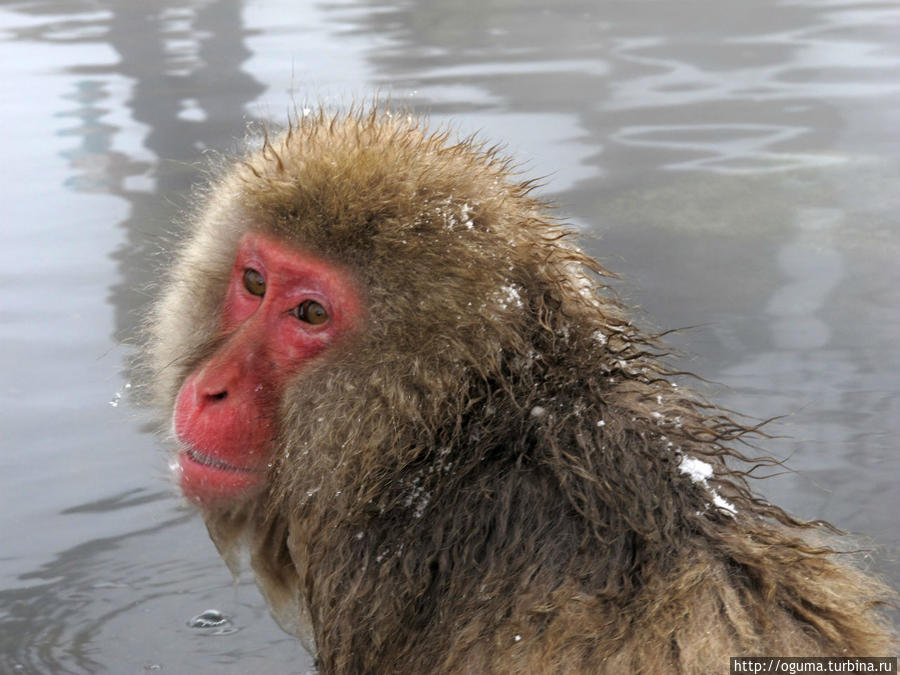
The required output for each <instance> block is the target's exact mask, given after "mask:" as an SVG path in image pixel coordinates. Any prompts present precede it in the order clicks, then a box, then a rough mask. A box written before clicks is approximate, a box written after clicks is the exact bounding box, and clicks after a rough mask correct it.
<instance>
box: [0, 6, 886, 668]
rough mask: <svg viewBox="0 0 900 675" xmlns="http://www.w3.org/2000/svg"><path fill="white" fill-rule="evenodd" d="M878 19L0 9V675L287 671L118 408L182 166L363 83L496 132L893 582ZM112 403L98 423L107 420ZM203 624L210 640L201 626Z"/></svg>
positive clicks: (183, 185)
mask: <svg viewBox="0 0 900 675" xmlns="http://www.w3.org/2000/svg"><path fill="white" fill-rule="evenodd" d="M898 29H900V7H898V6H897V5H896V3H893V2H877V1H868V2H853V1H849V0H848V1H843V2H841V1H838V0H808V1H792V2H773V1H771V0H761V1H760V2H755V3H746V2H737V1H736V0H726V1H721V0H697V1H695V2H689V3H678V4H677V7H676V5H675V4H673V3H671V2H649V1H647V2H645V1H640V2H628V3H624V2H609V1H605V2H604V1H601V2H596V1H595V0H590V1H589V0H580V1H577V0H572V1H567V2H561V3H547V2H544V1H543V0H542V1H541V2H537V1H533V0H529V1H526V2H518V3H505V2H492V1H490V0H487V1H485V2H480V3H475V4H472V3H463V2H447V1H443V2H438V1H437V0H430V1H428V2H412V1H407V2H399V3H394V4H385V3H379V2H374V1H373V2H363V1H354V0H344V1H343V2H312V1H309V2H281V3H277V2H265V3H263V2H250V1H249V0H248V1H247V2H238V1H236V0H222V1H221V2H216V3H208V2H199V1H193V2H190V1H188V2H178V3H175V2H162V3H144V2H138V1H137V0H131V1H130V2H126V1H125V0H122V1H120V2H113V3H110V2H103V1H98V2H90V3H88V2H75V1H64V0H57V1H47V2H44V1H41V0H31V1H30V2H27V3H26V2H18V3H14V2H0V31H2V32H0V73H2V81H3V82H4V85H5V87H4V88H5V90H6V95H5V96H4V97H3V98H4V103H3V105H2V106H0V116H2V119H0V121H2V128H3V129H4V131H5V133H4V137H3V138H4V145H5V147H4V156H3V165H2V172H3V173H2V175H3V181H2V191H3V193H2V203H3V207H2V208H3V211H2V213H3V218H2V220H0V250H2V251H3V252H4V255H3V265H2V267H0V344H2V349H0V373H2V379H0V476H2V477H3V478H2V481H3V482H2V497H0V500H2V501H0V527H2V530H0V532H2V544H0V670H2V671H3V672H23V673H47V672H54V673H55V672H73V673H103V672H108V673H137V672H144V671H150V672H157V671H160V672H171V673H179V672H192V673H200V674H204V673H210V674H212V673H217V674H218V673H246V672H254V673H285V672H304V671H305V670H306V669H307V668H308V667H309V661H308V659H307V658H306V656H305V655H304V653H303V652H302V650H301V649H300V648H299V647H298V646H297V644H296V643H295V641H294V640H293V639H291V638H289V637H287V636H285V635H284V634H282V633H281V632H280V631H279V629H278V628H277V627H276V626H275V624H274V623H273V622H272V620H271V619H270V618H269V617H268V613H267V611H266V609H265V606H264V604H263V602H262V600H261V599H260V598H259V596H258V594H257V593H256V591H255V589H254V588H253V585H252V582H251V581H250V580H249V579H246V578H245V579H241V580H240V581H239V582H238V583H237V584H234V583H233V582H232V580H231V578H230V576H229V574H228V573H227V571H226V570H225V567H224V565H223V564H222V563H221V561H220V560H219V558H218V556H217V555H216V553H215V551H214V550H213V547H212V545H211V543H210V542H209V541H208V538H207V536H206V532H205V530H204V528H203V524H202V522H201V521H200V520H199V518H197V517H196V516H195V515H194V514H193V513H192V511H191V510H190V509H188V508H185V507H184V506H183V505H182V504H181V502H180V500H179V498H178V496H177V494H176V493H175V492H174V490H173V489H172V487H171V485H170V484H169V482H168V477H167V471H166V463H165V456H164V453H163V452H162V451H161V450H160V448H159V447H158V443H157V441H156V440H155V439H154V438H153V437H152V436H151V435H149V434H148V433H147V432H146V430H145V420H144V417H143V416H142V413H141V412H140V411H139V410H135V408H134V407H133V406H131V405H129V404H128V398H127V389H126V385H127V384H128V375H127V372H126V370H125V363H126V360H127V357H128V355H129V354H130V353H131V352H132V347H131V346H130V341H131V340H132V339H133V336H134V334H135V326H136V325H137V323H138V322H139V321H140V320H141V317H142V316H143V315H144V312H145V311H146V308H147V303H148V300H149V299H148V297H147V294H146V292H145V291H144V288H145V286H146V284H147V282H148V281H150V280H151V278H152V274H153V270H154V265H155V264H156V263H157V262H158V260H157V259H156V257H155V255H154V254H155V251H156V250H157V249H158V246H159V244H160V242H161V241H162V240H163V239H164V238H165V236H166V234H167V233H169V232H171V227H170V225H169V224H168V223H169V222H170V221H171V219H172V218H173V216H174V215H175V214H176V213H177V211H178V209H179V208H180V207H181V206H183V205H184V204H185V202H186V198H187V197H186V196H187V194H188V191H189V187H190V185H191V184H192V183H194V182H196V181H197V180H198V178H199V175H200V167H201V166H202V164H203V161H204V158H203V151H204V149H206V148H219V149H222V148H225V149H228V148H231V147H234V146H235V145H236V142H235V139H237V138H239V137H240V136H241V135H242V133H243V129H244V128H245V125H246V123H247V122H248V121H250V120H253V119H256V118H260V117H272V118H274V119H282V118H283V115H284V111H285V110H286V109H287V108H288V107H290V106H291V105H292V103H291V101H292V100H296V101H298V102H301V103H302V102H304V101H308V100H313V101H315V100H320V101H324V102H325V103H326V104H336V103H338V102H341V101H344V102H346V101H350V100H352V99H353V98H366V97H370V96H371V95H372V94H373V93H374V92H380V94H381V95H382V96H390V97H391V98H392V99H393V100H394V101H395V103H396V104H407V105H410V106H412V107H413V108H415V109H416V110H418V111H420V112H424V113H428V114H429V115H430V116H431V117H432V119H433V120H434V122H435V123H440V122H444V121H448V120H453V122H454V123H455V124H456V126H457V127H459V128H460V129H461V130H462V131H463V132H464V133H471V132H475V131H478V132H480V133H481V134H482V135H483V136H484V137H485V138H489V139H492V140H504V141H506V142H507V144H508V148H509V151H510V152H512V153H513V154H515V155H516V156H517V157H519V158H520V159H522V160H525V161H526V165H525V170H526V171H527V173H528V175H530V176H541V175H543V176H547V178H546V186H545V187H544V188H543V190H542V193H543V194H544V195H545V196H547V197H548V198H550V199H552V200H553V201H555V202H556V203H557V204H558V205H559V212H560V214H561V215H564V216H566V217H567V218H569V220H570V221H571V222H572V223H573V225H574V226H576V227H578V228H579V229H580V230H581V231H582V232H583V233H584V241H585V245H586V246H587V248H588V249H589V250H590V251H591V252H592V253H593V254H595V255H597V256H599V257H600V258H601V259H602V260H603V261H604V262H605V263H606V264H607V265H608V266H609V267H611V268H613V269H614V270H615V271H617V272H619V273H620V274H621V275H622V277H623V282H622V283H621V284H620V285H619V290H620V292H621V293H622V295H623V296H624V297H625V298H627V299H628V300H629V301H631V302H633V303H634V304H636V305H639V306H640V307H641V308H642V309H643V310H646V316H645V317H644V318H643V321H644V323H645V324H648V325H651V326H655V327H658V328H671V327H679V326H695V327H694V328H692V329H691V330H688V331H685V332H684V333H682V334H680V335H679V336H677V337H676V338H675V339H674V341H675V342H676V343H677V346H679V347H681V348H682V349H684V350H685V351H686V353H687V354H688V356H686V357H685V360H684V364H683V365H685V366H686V367H688V368H690V369H691V370H694V371H695V372H698V373H699V374H701V375H703V376H704V377H705V378H708V379H709V380H712V381H714V382H715V383H717V384H715V385H709V386H706V385H704V389H705V391H706V392H707V393H709V394H710V395H712V396H713V397H715V398H716V400H718V401H721V402H722V403H724V404H725V405H727V406H729V407H732V408H735V409H738V410H741V411H745V412H748V413H750V414H752V415H754V416H756V417H767V416H770V415H786V417H785V418H784V419H783V420H782V421H781V422H779V423H778V424H777V426H776V427H775V428H774V429H773V430H774V431H775V432H776V433H778V434H780V435H784V436H787V438H783V439H778V440H774V441H772V442H771V443H770V444H769V445H768V446H767V447H768V448H769V449H770V450H771V451H772V452H773V453H774V454H776V455H778V456H780V457H785V458H789V465H790V467H791V468H792V469H794V470H795V473H790V474H786V475H783V476H780V477H778V478H777V479H773V480H769V481H766V482H765V483H764V484H761V485H760V489H762V490H764V492H765V493H766V494H767V495H769V496H770V497H772V498H773V499H774V500H776V501H778V502H779V503H781V504H783V505H786V506H787V507H789V508H790V509H791V510H793V511H795V512H796V513H798V514H800V515H802V516H804V517H807V518H827V519H829V520H832V521H834V522H836V523H838V524H840V525H841V526H843V527H845V528H847V529H850V530H852V531H854V532H857V533H865V534H867V535H869V536H870V537H871V539H866V540H864V541H867V542H869V543H870V544H871V545H872V549H873V552H872V555H871V565H872V568H873V569H875V570H877V571H879V572H881V573H883V574H885V575H887V576H888V577H889V578H891V579H892V580H893V582H894V584H895V585H898V586H900V562H898V555H900V531H898V527H897V525H896V524H895V523H896V519H895V514H896V513H897V511H898V509H900V492H898V490H897V489H896V487H897V483H898V474H900V451H898V446H900V442H898V437H900V349H898V344H900V265H898V264H897V260H898V257H900V189H898V186H900V161H898V158H900V112H898V111H900V43H898V41H897V39H896V36H897V35H898ZM110 403H117V404H118V405H115V406H113V405H110ZM210 608H214V609H216V610H217V611H218V612H220V613H221V614H222V615H223V616H224V617H227V620H228V622H229V623H228V630H225V631H221V630H220V631H210V630H209V629H206V630H198V629H196V628H191V627H189V626H188V622H189V621H190V620H191V619H192V617H196V616H198V615H199V614H201V613H203V612H204V611H205V610H207V609H210Z"/></svg>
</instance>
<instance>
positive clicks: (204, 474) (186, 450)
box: [175, 445, 265, 509]
mask: <svg viewBox="0 0 900 675" xmlns="http://www.w3.org/2000/svg"><path fill="white" fill-rule="evenodd" d="M175 470H176V475H177V477H178V482H179V485H180V487H181V491H182V493H183V494H184V496H185V497H187V498H188V499H189V500H190V501H192V502H194V503H195V504H197V505H198V506H200V507H202V508H209V509H217V508H227V507H229V506H231V505H233V504H236V503H238V502H241V501H243V500H246V499H248V498H250V497H252V496H253V495H254V494H256V493H257V491H258V490H259V489H260V488H261V487H262V485H264V483H265V481H264V478H265V472H264V471H262V470H261V469H256V468H254V467H244V466H236V465H234V464H230V463H228V462H225V461H222V460H221V459H219V458H217V457H212V456H210V455H208V454H206V453H203V452H200V451H199V450H197V449H196V448H193V447H191V446H189V445H183V446H182V447H181V451H180V452H179V453H178V462H177V464H176V466H175Z"/></svg>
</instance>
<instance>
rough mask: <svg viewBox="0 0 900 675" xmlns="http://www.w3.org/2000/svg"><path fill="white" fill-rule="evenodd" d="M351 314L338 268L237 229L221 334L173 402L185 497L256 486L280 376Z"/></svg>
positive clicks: (297, 366) (233, 496)
mask: <svg viewBox="0 0 900 675" xmlns="http://www.w3.org/2000/svg"><path fill="white" fill-rule="evenodd" d="M361 318H362V303H361V302H360V297H359V294H358V293H357V291H356V288H355V285H354V284H353V282H352V279H351V278H350V275H349V274H348V273H347V272H346V271H345V270H343V269H341V268H339V267H338V266H336V265H334V264H331V263H328V262H326V261H325V260H322V259H321V258H318V257H316V256H313V255H311V254H309V253H304V252H302V251H298V250H296V249H294V248H291V247H288V246H286V245H285V244H283V243H281V242H279V241H278V240H276V239H275V238H273V237H269V236H266V235H262V234H258V233H249V234H246V235H244V237H243V239H242V240H241V242H240V245H239V246H238V252H237V257H236V259H235V263H234V268H233V270H232V272H231V280H230V281H229V284H228V291H227V294H226V296H225V308H224V313H223V316H222V331H223V335H224V337H225V340H224V342H223V344H222V345H221V346H220V347H219V348H218V350H217V351H216V352H215V353H214V354H213V355H212V356H211V357H209V358H208V359H207V360H206V361H204V362H203V363H201V364H200V366H199V367H198V368H197V370H195V371H194V372H193V373H191V375H190V376H188V378H187V380H185V382H184V384H183V385H182V387H181V391H179V392H178V398H177V400H176V402H175V420H174V422H175V434H176V436H177V437H178V440H179V442H180V443H181V445H182V449H181V452H180V453H179V456H178V470H179V471H180V481H181V489H182V490H183V491H184V493H185V495H186V496H187V497H188V498H190V499H192V500H193V501H195V502H198V503H200V504H202V505H204V506H212V505H222V504H228V503H230V502H234V501H235V500H238V499H240V498H241V497H244V496H247V495H249V494H252V493H253V492H254V491H255V490H257V489H258V488H259V487H261V486H262V484H263V482H264V480H265V474H266V468H267V466H268V464H269V462H270V459H271V453H272V451H273V448H272V438H273V434H274V433H275V429H276V423H277V419H276V415H277V411H278V405H279V402H280V400H281V394H282V392H283V389H284V386H285V383H286V382H287V381H288V380H290V379H291V378H292V377H294V376H295V375H297V373H298V372H300V371H301V370H302V369H303V366H304V365H305V364H306V363H307V362H308V361H310V360H311V359H314V358H316V356H318V355H319V354H321V353H322V352H323V351H324V350H326V349H328V347H329V346H330V345H332V344H333V343H334V342H335V341H337V340H338V339H340V338H341V337H342V336H343V335H345V334H346V333H348V332H349V331H352V330H353V329H354V328H356V327H357V326H358V325H359V323H360V321H361Z"/></svg>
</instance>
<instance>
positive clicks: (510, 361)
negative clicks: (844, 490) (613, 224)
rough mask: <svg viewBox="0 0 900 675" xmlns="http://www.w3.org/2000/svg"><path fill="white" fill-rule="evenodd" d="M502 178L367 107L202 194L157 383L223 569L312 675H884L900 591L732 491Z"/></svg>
mask: <svg viewBox="0 0 900 675" xmlns="http://www.w3.org/2000/svg"><path fill="white" fill-rule="evenodd" d="M516 175H517V174H516V173H515V172H514V171H513V169H512V168H511V164H510V162H509V161H508V160H506V159H504V158H502V157H500V156H499V155H498V154H497V152H496V151H495V149H494V148H489V147H486V146H484V145H482V144H480V143H479V142H477V141H474V140H463V141H459V142H457V141H453V140H451V139H450V134H449V132H446V131H439V132H429V131H427V130H426V128H425V127H424V126H423V124H422V123H421V122H419V121H418V120H415V119H413V118H411V117H409V116H407V115H397V114H392V113H391V112H389V111H381V112H369V111H366V112H360V111H356V112H351V113H348V114H338V115H335V116H331V115H326V114H324V113H316V114H310V115H306V116H299V117H298V118H297V119H294V120H292V121H291V123H290V125H289V127H288V129H287V130H286V131H285V132H284V133H282V134H281V135H278V136H277V137H269V136H268V135H267V136H266V138H265V140H264V142H263V143H262V145H261V147H260V148H258V149H257V150H255V151H253V152H251V153H250V154H249V155H248V156H247V157H245V158H244V159H243V160H241V161H238V162H235V163H234V164H233V165H232V166H231V167H230V168H228V169H227V170H226V171H224V172H223V173H222V174H221V175H219V177H217V178H215V179H213V182H212V184H211V186H210V187H209V189H208V190H207V191H206V193H205V195H204V196H203V197H202V199H201V202H202V203H201V204H200V205H199V206H198V208H197V210H196V214H195V216H194V217H193V218H192V219H190V221H189V232H188V234H187V240H186V243H185V244H184V247H183V249H182V250H181V251H180V252H179V253H178V255H177V256H176V257H175V258H174V260H173V261H172V263H171V266H170V268H169V270H168V272H167V274H166V275H165V282H164V285H163V288H162V297H161V299H160V300H159V302H158V304H157V306H156V309H155V311H154V313H153V315H152V317H151V320H150V321H149V322H148V331H149V340H148V346H147V365H148V367H149V369H150V370H152V378H153V382H154V391H155V396H156V398H157V399H158V404H159V406H160V407H161V408H162V409H163V410H165V411H166V415H167V417H168V419H169V420H170V422H169V423H168V424H169V425H170V428H172V429H174V436H175V437H176V439H177V441H176V443H175V445H176V450H175V452H176V456H177V460H176V461H175V462H173V464H174V465H175V473H176V475H177V477H178V479H179V481H180V485H181V488H182V490H183V492H184V494H185V495H186V496H187V497H188V498H189V499H190V500H191V501H193V502H195V503H196V504H197V506H198V507H199V509H200V510H201V512H202V514H203V517H204V519H205V521H206V524H207V526H208V529H209V532H210V534H211V537H212V539H213V541H214V542H215V544H216V546H217V547H218V549H219V551H220V552H221V553H222V555H223V556H224V557H225V558H226V560H233V559H234V558H235V556H236V555H237V552H238V551H240V550H246V551H249V556H250V564H251V566H252V568H253V571H254V573H255V575H256V578H257V580H258V582H259V585H260V587H261V588H262V590H263V592H264V594H265V596H266V599H267V601H268V603H269V605H270V606H271V608H272V610H273V613H274V615H275V616H276V618H277V619H278V620H279V622H280V623H281V624H282V626H283V627H285V629H287V630H288V631H290V632H292V633H294V634H296V635H298V636H299V637H301V638H302V639H303V640H304V643H305V644H307V645H308V646H309V647H310V649H312V650H314V653H316V655H317V665H318V668H319V670H320V672H322V673H387V672H394V673H416V674H418V673H550V672H554V673H556V672H559V673H582V672H583V673H674V672H680V673H721V672H727V671H728V667H729V657H730V656H737V655H888V654H895V653H896V652H895V651H894V650H895V649H896V642H895V641H894V640H895V638H894V637H893V631H892V628H891V627H890V625H889V623H888V622H887V621H886V620H885V619H884V618H883V617H882V616H881V615H880V608H881V607H882V606H883V605H884V604H885V603H889V602H891V598H892V596H891V592H890V591H889V590H888V589H887V588H886V587H884V586H883V585H881V584H880V583H879V582H877V581H875V580H873V579H871V578H869V577H868V576H866V575H865V574H864V573H862V572H860V571H858V570H857V569H855V568H854V567H853V566H852V565H851V564H850V563H849V562H848V561H847V560H846V559H845V558H846V556H844V555H841V554H836V553H835V552H834V550H832V547H831V546H830V545H829V544H828V543H827V540H826V539H824V535H823V534H822V532H821V530H822V527H821V526H820V525H819V524H812V523H805V522H802V521H799V520H797V519H795V518H793V517H792V516H790V515H788V514H786V513H785V512H784V511H782V510H781V509H780V508H778V507H777V506H775V505H772V504H770V503H768V502H767V501H765V500H763V499H761V498H760V497H758V496H755V495H754V494H752V493H751V491H750V489H749V488H748V485H747V483H746V480H745V476H746V475H747V473H746V472H747V471H748V470H749V468H750V466H749V465H748V464H747V463H748V462H749V463H750V464H756V463H758V461H759V460H756V459H750V458H747V457H745V456H744V455H743V454H742V453H741V451H740V450H739V449H737V447H736V444H738V445H739V443H740V441H741V440H742V439H745V437H746V436H747V435H748V434H753V433H754V432H755V431H756V429H755V428H751V427H749V426H745V425H743V424H741V423H738V422H735V421H733V420H732V419H731V418H730V417H729V416H728V415H726V414H725V413H722V412H720V411H718V410H716V409H715V408H713V407H711V406H710V405H709V404H707V403H705V402H703V400H702V399H699V398H697V397H696V396H695V395H693V394H691V393H690V392H689V391H687V390H686V389H685V388H684V387H680V386H676V385H675V384H673V383H672V381H671V375H672V373H671V372H669V370H667V368H666V366H665V365H664V359H663V358H662V357H663V354H661V347H660V346H659V344H658V342H657V340H656V339H655V338H654V337H653V336H650V335H648V334H646V333H644V332H641V331H640V330H639V329H638V328H636V327H635V326H634V325H633V324H632V322H631V320H630V319H629V313H628V311H627V309H626V308H625V307H623V305H622V304H621V303H620V302H619V301H618V300H617V299H616V298H615V296H614V294H612V293H611V292H610V291H609V290H608V289H607V287H606V286H605V283H604V279H605V278H607V277H608V273H607V272H606V271H605V270H604V269H603V268H602V267H601V266H600V264H598V262H597V261H595V260H593V259H592V258H590V257H589V256H587V255H585V254H584V253H583V252H582V251H581V250H579V248H578V247H577V246H576V245H575V244H574V243H573V242H572V241H571V237H570V234H569V232H567V231H566V230H565V229H564V227H563V226H562V225H561V224H560V223H558V222H557V221H556V220H555V219H554V218H552V217H550V216H549V215H547V211H546V207H545V205H544V204H543V203H542V202H540V201H539V200H538V199H536V198H535V197H534V196H532V195H531V189H532V187H533V184H532V183H530V182H520V181H519V179H518V178H516ZM726 460H727V462H726Z"/></svg>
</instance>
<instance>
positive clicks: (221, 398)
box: [207, 391, 228, 401]
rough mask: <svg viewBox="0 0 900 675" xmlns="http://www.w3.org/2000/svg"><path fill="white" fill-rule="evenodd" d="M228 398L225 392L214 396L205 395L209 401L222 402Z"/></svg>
mask: <svg viewBox="0 0 900 675" xmlns="http://www.w3.org/2000/svg"><path fill="white" fill-rule="evenodd" d="M227 397H228V392H227V391H220V392H218V393H216V394H207V398H209V400H211V401H224V400H225V399H226V398H227Z"/></svg>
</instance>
